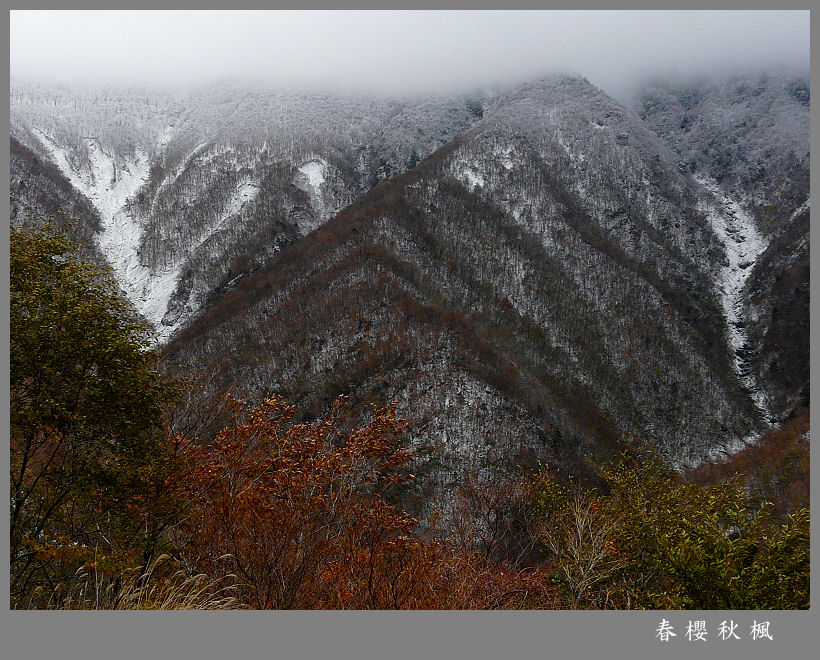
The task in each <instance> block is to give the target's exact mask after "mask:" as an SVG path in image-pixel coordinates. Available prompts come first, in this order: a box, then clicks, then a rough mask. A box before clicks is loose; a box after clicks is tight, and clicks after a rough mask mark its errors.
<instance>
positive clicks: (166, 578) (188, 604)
mask: <svg viewBox="0 0 820 660" xmlns="http://www.w3.org/2000/svg"><path fill="white" fill-rule="evenodd" d="M167 560H168V557H167V556H165V555H163V556H160V557H158V558H156V559H155V560H154V561H152V562H151V563H150V564H149V565H148V566H147V568H146V569H145V570H143V569H142V567H141V568H140V569H138V570H134V571H131V572H129V573H128V574H126V575H125V576H123V577H118V578H112V577H111V576H108V575H104V574H102V573H98V572H97V571H96V570H91V569H85V568H81V569H80V570H78V571H77V573H76V574H75V576H74V578H73V579H72V580H71V582H70V584H62V585H58V586H57V588H55V589H54V590H53V592H52V594H51V595H50V597H49V599H48V601H47V604H46V609H59V610H234V609H241V608H242V605H241V603H240V602H239V601H238V599H237V598H236V597H235V596H234V595H233V594H234V591H235V587H234V585H233V580H232V576H228V577H227V578H220V579H210V578H209V577H208V576H207V575H205V574H202V573H200V574H197V575H188V574H187V573H186V571H184V570H177V571H176V572H174V573H172V574H170V575H163V576H162V577H160V576H159V574H158V573H159V569H160V568H161V567H162V566H163V565H164V564H165V562H167Z"/></svg>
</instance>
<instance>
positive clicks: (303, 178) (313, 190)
mask: <svg viewBox="0 0 820 660" xmlns="http://www.w3.org/2000/svg"><path fill="white" fill-rule="evenodd" d="M327 174H328V164H327V162H326V161H325V160H324V159H322V158H312V159H311V160H309V161H307V162H306V163H304V164H303V165H302V166H301V167H299V169H298V170H297V172H296V175H295V176H294V177H293V185H294V186H296V187H297V188H298V189H299V190H302V191H304V192H306V193H307V194H308V197H309V198H310V206H311V208H312V209H313V214H314V219H313V220H312V221H303V222H300V223H299V229H300V230H301V231H302V232H303V233H305V234H307V233H308V232H311V231H313V230H314V229H316V228H317V227H319V226H320V225H321V224H322V223H323V222H324V221H325V220H327V219H328V218H329V217H330V213H329V211H328V208H327V205H326V204H325V199H324V194H323V190H322V188H323V186H324V185H325V182H326V180H327Z"/></svg>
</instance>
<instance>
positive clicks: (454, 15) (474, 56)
mask: <svg viewBox="0 0 820 660" xmlns="http://www.w3.org/2000/svg"><path fill="white" fill-rule="evenodd" d="M808 17H809V13H808V12H807V11H750V12H732V11H728V12H672V11H669V12H627V11H616V12H603V11H595V12H584V11H544V12H537V11H511V12H480V11H475V12H467V11H456V12H447V11H441V12H399V11H396V12H322V11H317V12H229V11H221V12H144V11H137V12H123V11H117V12H100V11H95V12H27V11H13V12H11V18H10V21H11V25H10V27H11V31H10V57H11V74H12V76H21V77H25V78H41V79H50V80H52V81H62V82H77V81H86V82H93V83H96V84H99V83H107V84H141V85H172V86H185V87H188V86H191V85H198V84H202V83H208V82H214V81H216V80H220V79H224V78H242V79H246V80H252V81H255V82H257V83H259V82H267V83H271V84H275V85H276V86H279V87H281V86H288V87H306V86H307V87H312V88H314V89H315V88H321V89H324V90H333V91H337V92H338V91H358V92H362V91H367V92H373V93H390V94H396V93H402V94H404V93H431V92H439V93H441V92H444V91H446V92H464V91H468V90H473V89H475V88H483V87H487V86H494V85H499V84H502V85H506V84H510V83H521V82H525V81H526V80H529V79H532V78H534V77H537V76H542V75H545V74H549V73H572V74H580V75H583V76H585V77H586V78H588V79H589V80H590V82H592V83H593V84H595V85H596V86H598V87H600V88H602V89H603V90H604V91H606V92H607V93H609V94H610V95H614V96H616V97H618V98H621V97H623V96H624V95H626V94H629V93H631V92H634V91H635V89H636V85H637V84H638V83H639V82H640V81H642V80H643V79H645V78H647V77H651V76H654V75H659V74H662V75H664V76H669V75H677V76H683V77H685V76H691V75H697V74H699V73H703V72H708V73H710V74H715V73H730V72H738V71H746V70H749V69H759V68H761V67H765V66H776V67H783V66H789V67H793V68H797V69H802V70H804V71H808V66H809V18H808Z"/></svg>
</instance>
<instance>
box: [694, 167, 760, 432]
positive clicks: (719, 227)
mask: <svg viewBox="0 0 820 660" xmlns="http://www.w3.org/2000/svg"><path fill="white" fill-rule="evenodd" d="M697 180H698V182H699V183H700V184H701V185H702V186H703V187H704V188H706V189H707V190H708V191H709V192H710V193H711V194H712V198H711V199H709V200H708V201H706V202H705V203H704V209H703V210H704V211H705V212H706V214H707V217H708V218H709V223H710V225H711V227H712V230H713V231H714V232H715V235H716V236H717V237H718V238H719V239H720V241H721V243H722V244H723V247H724V249H725V251H726V260H725V261H724V264H723V267H722V269H721V271H720V275H719V277H718V282H717V284H718V291H719V293H720V302H721V305H722V306H723V309H724V312H725V313H726V319H727V321H728V330H729V345H730V347H731V349H732V353H733V357H734V361H733V366H734V370H735V373H736V374H737V376H738V378H739V379H740V382H741V383H742V384H743V385H744V386H745V387H746V388H747V389H748V391H749V393H750V395H751V397H752V400H753V401H754V403H755V405H756V406H757V408H758V410H759V411H760V413H761V416H762V417H763V419H764V420H765V421H766V423H767V424H770V423H771V415H770V414H769V412H768V410H769V408H768V405H767V401H766V395H765V394H764V393H763V392H762V391H761V389H760V388H759V387H758V385H757V383H756V382H755V379H754V377H753V376H752V375H751V374H750V373H749V372H748V370H747V369H746V368H745V367H744V365H743V363H742V359H741V357H740V355H739V353H738V351H739V350H740V349H742V348H743V346H744V344H745V343H746V339H747V338H746V330H745V322H744V319H743V302H742V297H741V296H742V293H743V287H744V286H745V284H746V281H747V280H748V278H749V275H751V273H752V269H753V267H754V264H755V262H756V261H757V259H758V257H760V255H761V254H763V252H764V251H765V250H766V247H767V242H766V240H765V239H764V238H763V236H762V235H761V234H760V233H759V232H758V231H757V228H756V227H755V225H754V222H753V220H752V219H751V218H750V217H749V216H748V215H747V214H746V213H745V212H744V211H743V209H742V208H741V207H740V205H739V204H738V203H737V201H735V200H734V199H732V198H731V197H729V195H728V194H726V193H724V192H723V191H722V190H720V188H718V186H717V185H716V184H715V183H714V182H712V181H708V180H706V179H705V178H702V177H698V178H697ZM739 448H740V447H739Z"/></svg>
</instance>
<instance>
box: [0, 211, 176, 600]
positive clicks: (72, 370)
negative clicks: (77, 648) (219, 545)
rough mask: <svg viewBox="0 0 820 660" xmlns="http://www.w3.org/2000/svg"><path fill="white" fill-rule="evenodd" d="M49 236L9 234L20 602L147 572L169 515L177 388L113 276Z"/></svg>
mask: <svg viewBox="0 0 820 660" xmlns="http://www.w3.org/2000/svg"><path fill="white" fill-rule="evenodd" d="M76 254H77V246H75V245H73V244H72V243H70V242H69V241H68V240H67V239H66V238H65V236H63V235H62V234H60V233H58V232H57V231H55V230H54V229H53V228H50V227H48V226H46V227H42V228H40V229H37V230H25V229H19V228H12V230H11V236H10V280H11V282H10V289H11V290H10V293H11V301H10V326H11V327H10V340H11V341H10V361H11V364H10V436H11V437H10V459H11V461H10V596H11V602H12V605H13V606H16V607H17V606H36V605H37V604H38V603H37V600H36V597H35V596H34V595H33V594H34V593H35V591H36V590H37V587H40V588H41V590H42V591H43V592H48V591H49V590H50V589H53V588H54V587H55V586H56V584H58V583H59V582H60V581H61V580H62V579H63V578H64V577H65V575H67V574H69V573H70V572H72V571H75V570H76V569H77V567H78V566H82V565H86V566H93V567H94V568H98V569H101V570H102V569H105V568H106V567H108V568H110V570H112V571H116V570H119V569H120V568H121V566H117V564H121V563H122V562H127V561H133V559H134V557H136V558H137V561H140V562H147V560H148V558H150V556H151V555H152V554H153V553H154V552H155V550H156V549H157V544H158V543H159V542H160V535H161V528H162V526H163V522H162V518H163V512H164V511H165V509H166V508H167V507H168V506H169V504H168V502H167V501H166V497H165V494H164V489H163V480H164V475H165V474H167V473H168V471H169V470H170V469H171V467H170V466H171V465H172V464H173V460H171V459H172V458H173V457H172V456H169V447H170V445H169V443H168V442H167V439H166V436H165V434H164V432H163V428H162V417H163V414H162V411H163V404H164V402H165V401H167V400H168V398H169V397H170V396H171V395H172V393H173V389H174V388H173V386H172V385H171V384H170V382H169V381H168V379H166V378H164V377H163V376H162V375H161V373H160V371H159V370H158V369H157V355H156V354H155V352H154V351H153V350H152V349H151V348H150V328H149V326H148V325H147V324H146V323H145V322H144V321H142V320H141V319H139V318H138V317H137V315H136V313H135V312H134V311H133V309H132V307H131V306H130V304H129V303H128V301H127V300H126V299H125V298H124V296H123V295H122V294H121V293H120V292H119V290H118V289H117V288H116V286H115V285H114V284H113V282H112V279H111V277H110V274H109V273H106V272H105V271H104V270H103V269H101V268H100V267H98V266H96V265H93V264H91V263H88V262H84V261H82V260H80V259H79V258H77V257H76Z"/></svg>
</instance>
